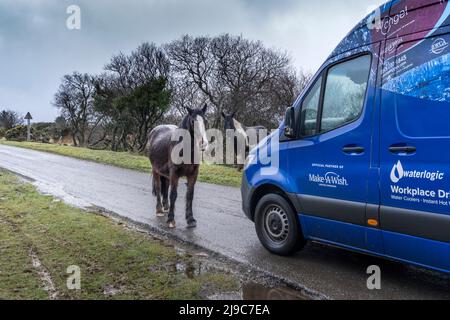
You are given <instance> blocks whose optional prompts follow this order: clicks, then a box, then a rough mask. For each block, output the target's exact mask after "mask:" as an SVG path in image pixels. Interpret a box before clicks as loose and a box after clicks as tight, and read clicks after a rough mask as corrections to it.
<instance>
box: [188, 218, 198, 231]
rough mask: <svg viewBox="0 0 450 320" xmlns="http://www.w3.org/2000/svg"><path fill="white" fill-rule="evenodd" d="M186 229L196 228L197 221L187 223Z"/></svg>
mask: <svg viewBox="0 0 450 320" xmlns="http://www.w3.org/2000/svg"><path fill="white" fill-rule="evenodd" d="M187 227H188V229H194V228H197V221H195V220H191V221H188V223H187Z"/></svg>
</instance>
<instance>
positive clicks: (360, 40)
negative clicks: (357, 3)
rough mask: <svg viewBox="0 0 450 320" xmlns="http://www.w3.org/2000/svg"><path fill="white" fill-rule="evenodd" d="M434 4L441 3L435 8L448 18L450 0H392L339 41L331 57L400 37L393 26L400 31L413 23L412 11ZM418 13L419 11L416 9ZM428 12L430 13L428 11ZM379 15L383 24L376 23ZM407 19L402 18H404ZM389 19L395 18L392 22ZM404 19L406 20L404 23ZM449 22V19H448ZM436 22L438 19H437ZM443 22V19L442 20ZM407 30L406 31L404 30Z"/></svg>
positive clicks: (437, 12)
mask: <svg viewBox="0 0 450 320" xmlns="http://www.w3.org/2000/svg"><path fill="white" fill-rule="evenodd" d="M433 4H441V6H439V7H438V6H435V7H436V9H433V10H434V11H436V12H433V13H436V14H438V15H439V16H440V17H441V16H442V17H443V18H444V20H446V18H447V16H445V15H448V13H449V12H448V11H449V7H448V0H391V1H388V2H386V3H385V4H383V5H382V6H380V7H379V8H378V9H376V10H374V11H373V12H372V13H370V14H369V15H367V16H366V17H365V18H364V19H363V20H361V21H360V22H359V23H358V24H357V25H356V26H355V27H354V28H353V29H352V30H351V31H350V32H349V33H348V34H347V36H346V37H345V38H344V39H343V40H342V41H341V42H340V43H339V45H338V46H337V47H336V49H335V50H334V51H333V52H332V54H331V56H330V58H331V57H334V56H336V55H339V54H341V53H344V52H347V51H349V50H352V49H355V48H359V47H363V46H367V45H370V44H372V43H376V42H379V41H381V40H384V39H385V38H386V37H388V38H391V37H398V36H399V34H398V33H396V32H391V31H392V30H391V28H392V27H393V26H396V27H397V30H398V31H400V30H401V29H402V27H404V24H405V23H411V21H410V20H409V19H408V17H409V16H411V15H408V14H410V13H411V12H413V11H415V10H417V9H421V8H424V7H428V8H435V7H432V5H433ZM416 14H417V11H416ZM427 14H430V13H429V12H427ZM377 17H380V20H379V21H381V24H378V25H377V24H376V22H377V19H376V18H377ZM404 17H405V19H402V18H404ZM389 19H393V20H392V21H393V22H392V23H390V22H389V21H390V20H389ZM431 20H432V19H431ZM402 21H405V22H404V23H402ZM446 21H447V22H446V23H448V20H446ZM435 22H436V21H435ZM421 23H422V24H425V25H426V24H430V23H433V22H432V21H422V20H421ZM441 23H442V21H441ZM434 26H435V25H434V24H433V25H431V26H425V27H427V28H433V27H434ZM416 31H417V30H416ZM404 32H406V31H404Z"/></svg>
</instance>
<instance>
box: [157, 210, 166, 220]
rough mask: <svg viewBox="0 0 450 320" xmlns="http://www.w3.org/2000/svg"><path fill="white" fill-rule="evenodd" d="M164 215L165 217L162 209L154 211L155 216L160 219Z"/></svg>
mask: <svg viewBox="0 0 450 320" xmlns="http://www.w3.org/2000/svg"><path fill="white" fill-rule="evenodd" d="M164 215H165V212H164V210H163V209H156V216H157V217H158V218H162V217H164Z"/></svg>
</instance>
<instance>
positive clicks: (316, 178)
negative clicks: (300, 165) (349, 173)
mask: <svg viewBox="0 0 450 320" xmlns="http://www.w3.org/2000/svg"><path fill="white" fill-rule="evenodd" d="M309 182H315V183H318V184H320V185H322V186H326V187H337V186H342V187H347V186H348V182H347V179H345V178H344V177H341V176H340V175H338V174H337V173H335V172H328V173H327V174H325V175H324V176H323V175H320V174H310V175H309Z"/></svg>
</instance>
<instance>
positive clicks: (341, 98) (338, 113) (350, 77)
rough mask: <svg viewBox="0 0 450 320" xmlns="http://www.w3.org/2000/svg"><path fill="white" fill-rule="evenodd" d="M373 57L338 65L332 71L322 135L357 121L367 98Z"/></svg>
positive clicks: (329, 79)
mask: <svg viewBox="0 0 450 320" xmlns="http://www.w3.org/2000/svg"><path fill="white" fill-rule="evenodd" d="M370 65H371V57H370V55H365V56H361V57H358V58H355V59H353V60H349V61H346V62H343V63H341V64H338V65H336V66H334V67H332V68H330V70H329V71H328V76H327V80H326V87H325V94H324V101H323V109H322V120H321V126H320V132H327V131H330V130H333V129H336V128H339V127H341V126H343V125H345V124H346V123H349V122H352V121H353V120H355V119H357V118H358V117H359V115H360V114H361V111H362V109H363V106H364V100H365V96H366V90H367V84H368V81H369V72H370Z"/></svg>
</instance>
